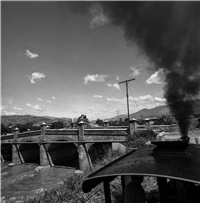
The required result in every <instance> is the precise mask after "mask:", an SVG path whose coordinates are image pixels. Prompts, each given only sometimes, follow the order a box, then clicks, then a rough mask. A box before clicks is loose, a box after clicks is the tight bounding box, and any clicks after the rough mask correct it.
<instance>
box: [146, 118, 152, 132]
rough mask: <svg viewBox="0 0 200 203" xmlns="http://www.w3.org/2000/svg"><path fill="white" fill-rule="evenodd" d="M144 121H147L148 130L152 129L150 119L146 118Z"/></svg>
mask: <svg viewBox="0 0 200 203" xmlns="http://www.w3.org/2000/svg"><path fill="white" fill-rule="evenodd" d="M144 121H145V127H146V130H149V129H150V128H151V124H150V119H149V118H146V119H145V120H144Z"/></svg>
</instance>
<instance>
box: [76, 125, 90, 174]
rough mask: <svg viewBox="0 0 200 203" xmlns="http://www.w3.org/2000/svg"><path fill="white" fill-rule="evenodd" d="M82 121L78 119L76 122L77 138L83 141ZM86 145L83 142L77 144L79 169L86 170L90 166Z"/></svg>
mask: <svg viewBox="0 0 200 203" xmlns="http://www.w3.org/2000/svg"><path fill="white" fill-rule="evenodd" d="M84 124H85V123H84V122H83V121H80V122H79V123H78V140H79V141H84V140H85V136H84ZM86 150H87V147H86V146H85V144H84V143H79V145H78V157H79V169H80V170H81V171H87V170H88V169H89V167H90V165H89V160H88V154H87V151H86Z"/></svg>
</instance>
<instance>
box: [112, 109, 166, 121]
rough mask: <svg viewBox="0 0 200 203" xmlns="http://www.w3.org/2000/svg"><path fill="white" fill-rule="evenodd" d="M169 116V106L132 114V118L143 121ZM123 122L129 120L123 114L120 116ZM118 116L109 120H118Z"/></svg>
mask: <svg viewBox="0 0 200 203" xmlns="http://www.w3.org/2000/svg"><path fill="white" fill-rule="evenodd" d="M164 114H165V115H168V114H169V108H168V107H167V106H158V107H155V108H153V109H146V108H145V109H142V110H140V111H137V112H135V113H132V114H130V118H135V119H141V118H151V117H159V116H162V115H164ZM119 117H120V118H122V119H123V120H124V119H125V118H127V117H128V116H127V114H122V115H120V116H119ZM117 119H118V116H115V117H113V118H109V119H108V120H117Z"/></svg>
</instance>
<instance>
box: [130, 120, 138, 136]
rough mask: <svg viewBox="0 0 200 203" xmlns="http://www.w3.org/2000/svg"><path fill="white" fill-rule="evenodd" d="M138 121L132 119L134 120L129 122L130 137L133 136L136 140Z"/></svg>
mask: <svg viewBox="0 0 200 203" xmlns="http://www.w3.org/2000/svg"><path fill="white" fill-rule="evenodd" d="M136 121H137V120H136V119H135V118H132V119H130V120H129V122H130V135H131V137H134V138H136V137H135V136H134V133H135V132H136V131H137V123H136Z"/></svg>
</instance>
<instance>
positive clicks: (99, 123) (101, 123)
mask: <svg viewBox="0 0 200 203" xmlns="http://www.w3.org/2000/svg"><path fill="white" fill-rule="evenodd" d="M96 124H98V125H99V126H104V122H103V120H101V119H99V118H98V119H97V120H96Z"/></svg>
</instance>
